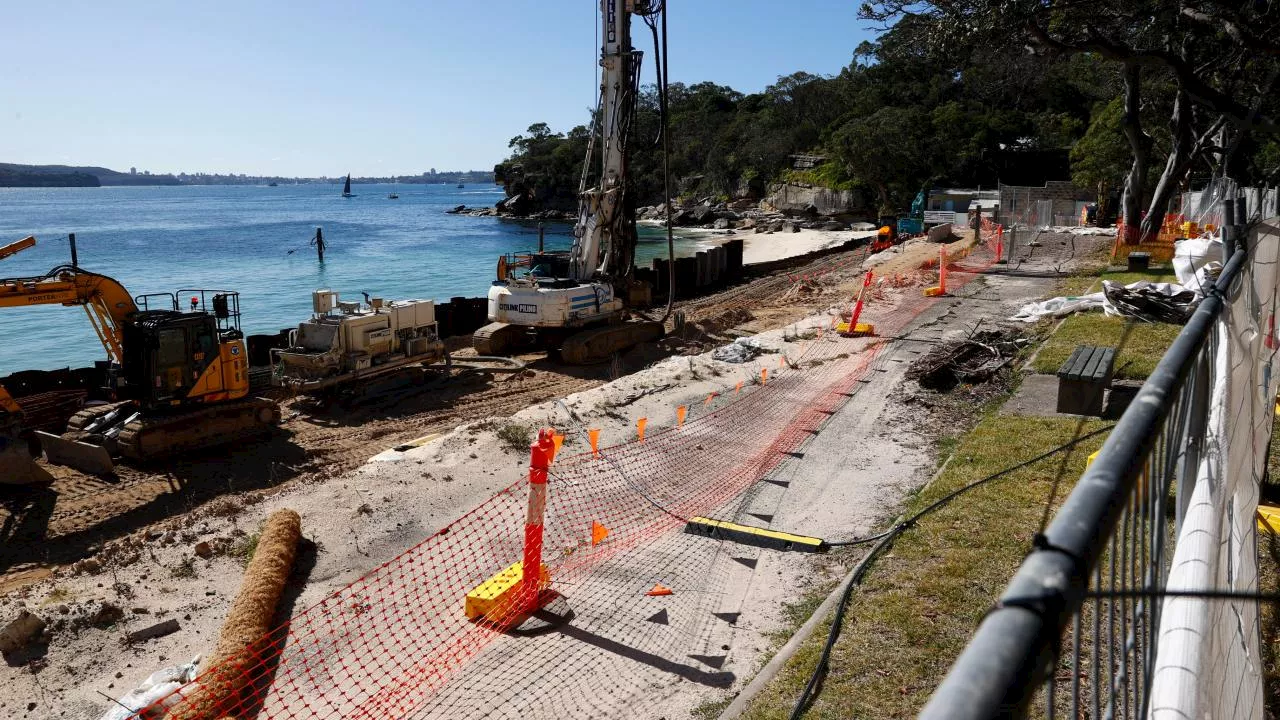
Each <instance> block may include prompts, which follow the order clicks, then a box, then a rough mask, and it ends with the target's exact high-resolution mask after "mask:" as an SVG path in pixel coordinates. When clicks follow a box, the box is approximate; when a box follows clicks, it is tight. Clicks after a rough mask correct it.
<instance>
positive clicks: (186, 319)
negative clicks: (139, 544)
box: [0, 236, 280, 483]
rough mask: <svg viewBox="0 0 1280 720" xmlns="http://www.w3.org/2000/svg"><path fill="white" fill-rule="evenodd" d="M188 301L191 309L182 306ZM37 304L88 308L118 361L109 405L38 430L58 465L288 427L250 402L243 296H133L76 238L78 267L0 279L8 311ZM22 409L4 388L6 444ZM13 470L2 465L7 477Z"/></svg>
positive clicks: (142, 456)
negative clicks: (98, 268) (81, 257)
mask: <svg viewBox="0 0 1280 720" xmlns="http://www.w3.org/2000/svg"><path fill="white" fill-rule="evenodd" d="M34 244H35V238H32V237H28V238H25V239H23V240H20V241H18V242H17V243H13V244H11V245H7V246H5V247H3V248H0V259H2V258H4V257H6V256H8V255H12V254H13V253H15V252H18V251H20V250H24V249H26V248H28V247H31V246H32V245H34ZM18 246H21V247H18ZM188 296H190V305H189V306H184V307H181V308H180V307H179V303H180V299H182V300H185V299H186V298H187V297H188ZM30 305H64V306H68V307H70V306H76V305H78V306H80V307H83V308H84V309H85V313H86V314H87V315H88V316H89V322H90V324H91V325H92V326H93V329H94V331H95V332H96V333H97V335H98V338H99V340H101V342H102V346H103V348H104V349H105V350H106V353H107V359H108V361H109V362H108V364H107V368H108V371H107V375H108V382H107V388H106V391H107V395H108V399H109V400H110V401H109V402H106V403H104V404H100V405H95V406H92V407H88V408H86V409H84V410H81V411H80V412H78V413H76V414H75V415H74V416H72V418H71V419H70V421H69V422H68V423H67V432H65V433H64V434H63V435H61V436H58V435H53V434H50V433H44V432H36V433H35V436H36V437H37V438H38V440H39V442H40V446H41V448H42V449H43V450H44V453H45V455H46V456H47V457H48V458H49V461H50V462H53V463H56V464H63V465H68V466H71V467H74V468H76V469H79V470H82V471H85V472H90V473H94V474H109V473H111V472H112V471H113V470H114V463H113V461H112V458H113V457H117V456H123V457H126V458H130V459H133V460H139V461H147V460H153V459H159V458H164V457H171V456H174V455H177V454H179V453H183V452H189V451H194V450H199V449H203V448H208V447H214V446H218V445H224V444H228V443H231V442H235V441H237V440H241V439H244V438H247V437H251V436H256V435H260V434H263V433H265V432H268V431H269V430H270V429H271V427H272V426H273V425H275V424H277V423H278V422H279V421H280V408H279V406H278V405H277V404H276V403H275V402H273V401H271V400H267V399H263V398H255V397H250V396H249V372H248V371H249V367H248V353H247V352H246V351H245V343H244V334H243V333H242V332H241V331H240V296H239V293H236V292H230V291H217V290H179V291H178V292H176V293H154V294H149V295H140V296H138V297H136V298H135V297H130V295H129V292H128V291H127V290H125V288H124V286H123V285H121V284H120V283H119V282H118V281H116V280H114V279H112V278H110V277H107V276H106V275H100V274H98V273H93V272H89V271H87V270H84V269H83V268H81V267H80V266H79V265H78V263H77V261H76V251H75V238H74V236H72V237H71V264H70V265H60V266H58V267H55V268H54V269H52V270H50V271H49V272H48V273H46V274H45V275H42V276H39V277H30V278H11V279H0V308H6V307H26V306H30ZM155 306H159V307H155ZM20 405H21V403H20V402H15V401H14V400H13V398H12V397H10V396H9V393H7V392H5V391H4V389H3V388H0V445H3V444H4V440H3V436H4V430H3V428H4V427H5V426H6V417H8V418H9V419H8V420H7V425H8V426H9V427H10V428H12V427H13V426H14V425H15V423H14V421H13V419H12V416H15V415H17V416H19V423H17V425H19V426H20V415H21V407H20ZM10 433H11V434H12V429H10ZM16 444H17V445H21V444H22V443H16ZM14 445H15V443H13V442H10V443H9V444H8V447H10V448H11V449H10V452H11V453H12V454H14V455H15V456H16V455H17V454H18V453H20V452H21V450H17V451H14V450H12V448H13V446H14ZM0 458H3V456H2V455H0ZM8 467H9V464H7V463H5V464H0V475H4V474H6V473H8ZM19 474H21V473H20V472H15V473H14V475H19ZM6 481H7V479H6V478H4V477H0V483H3V482H6ZM18 482H22V481H21V480H18Z"/></svg>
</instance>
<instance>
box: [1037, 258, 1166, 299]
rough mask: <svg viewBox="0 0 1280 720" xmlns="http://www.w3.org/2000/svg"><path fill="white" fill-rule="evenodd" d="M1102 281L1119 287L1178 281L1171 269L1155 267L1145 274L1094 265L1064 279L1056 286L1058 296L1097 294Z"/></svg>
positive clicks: (1100, 288)
mask: <svg viewBox="0 0 1280 720" xmlns="http://www.w3.org/2000/svg"><path fill="white" fill-rule="evenodd" d="M1103 280H1110V281H1111V282H1115V283H1120V284H1121V285H1128V284H1130V283H1135V282H1137V281H1139V280H1148V281H1150V282H1177V281H1178V279H1177V277H1175V276H1174V274H1173V268H1172V267H1164V266H1162V267H1155V268H1151V269H1150V270H1148V271H1147V272H1125V271H1119V270H1109V269H1108V268H1107V267H1106V266H1105V265H1094V266H1091V267H1086V268H1081V269H1079V270H1077V271H1075V272H1074V273H1072V274H1071V275H1069V276H1068V277H1067V278H1066V279H1064V280H1063V281H1062V282H1061V283H1060V284H1059V286H1058V287H1059V289H1058V294H1059V295H1066V296H1068V297H1071V296H1076V295H1088V294H1089V293H1094V292H1098V291H1100V290H1102V281H1103Z"/></svg>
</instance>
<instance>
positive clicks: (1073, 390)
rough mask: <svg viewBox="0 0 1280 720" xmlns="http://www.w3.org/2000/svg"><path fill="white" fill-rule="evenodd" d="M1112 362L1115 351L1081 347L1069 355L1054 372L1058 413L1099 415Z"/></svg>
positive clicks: (1096, 347)
mask: <svg viewBox="0 0 1280 720" xmlns="http://www.w3.org/2000/svg"><path fill="white" fill-rule="evenodd" d="M1115 361H1116V349H1115V348H1110V347H1098V346H1095V345H1081V346H1079V347H1077V348H1076V349H1075V350H1074V351H1072V353H1071V357H1069V358H1067V361H1066V362H1065V363H1063V364H1062V367H1061V368H1059V369H1058V412H1060V413H1069V414H1072V415H1098V416H1100V415H1102V402H1103V399H1104V397H1105V395H1106V391H1107V388H1108V387H1110V386H1111V376H1112V374H1113V373H1114V372H1115V368H1114V366H1115Z"/></svg>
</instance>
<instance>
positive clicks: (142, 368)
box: [123, 290, 249, 406]
mask: <svg viewBox="0 0 1280 720" xmlns="http://www.w3.org/2000/svg"><path fill="white" fill-rule="evenodd" d="M188 295H190V306H189V308H190V311H186V310H187V308H185V307H180V303H183V304H185V302H184V301H186V299H187V297H188ZM157 299H167V300H168V303H167V304H168V305H169V309H164V310H152V309H149V308H150V306H151V305H155V304H161V303H157V302H156V301H157ZM135 301H136V302H137V303H138V307H139V308H140V309H139V311H138V312H137V313H135V314H134V315H133V316H132V317H131V318H130V320H131V322H129V323H127V324H126V325H125V326H124V343H123V349H124V363H123V365H124V380H125V387H126V388H127V391H126V395H127V396H128V397H129V398H130V399H132V400H135V401H137V402H139V403H141V404H142V405H144V406H152V405H163V404H169V405H179V404H184V403H188V402H197V403H198V402H209V401H219V400H226V399H228V398H238V397H243V396H244V395H245V394H247V393H248V391H249V381H248V362H247V353H246V352H245V349H244V341H243V337H244V335H243V333H241V331H240V308H239V295H238V294H237V293H234V292H222V291H206V290H179V291H178V292H177V293H160V294H153V295H139V296H138V297H137V298H135Z"/></svg>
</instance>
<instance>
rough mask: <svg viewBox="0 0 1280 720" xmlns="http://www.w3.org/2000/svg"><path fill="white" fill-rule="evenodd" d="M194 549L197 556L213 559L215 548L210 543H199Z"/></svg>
mask: <svg viewBox="0 0 1280 720" xmlns="http://www.w3.org/2000/svg"><path fill="white" fill-rule="evenodd" d="M192 549H193V550H194V551H195V554H196V555H198V556H200V557H202V558H211V557H213V546H212V545H210V544H209V543H208V542H203V541H202V542H198V543H196V546H195V547H194V548H192Z"/></svg>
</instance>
